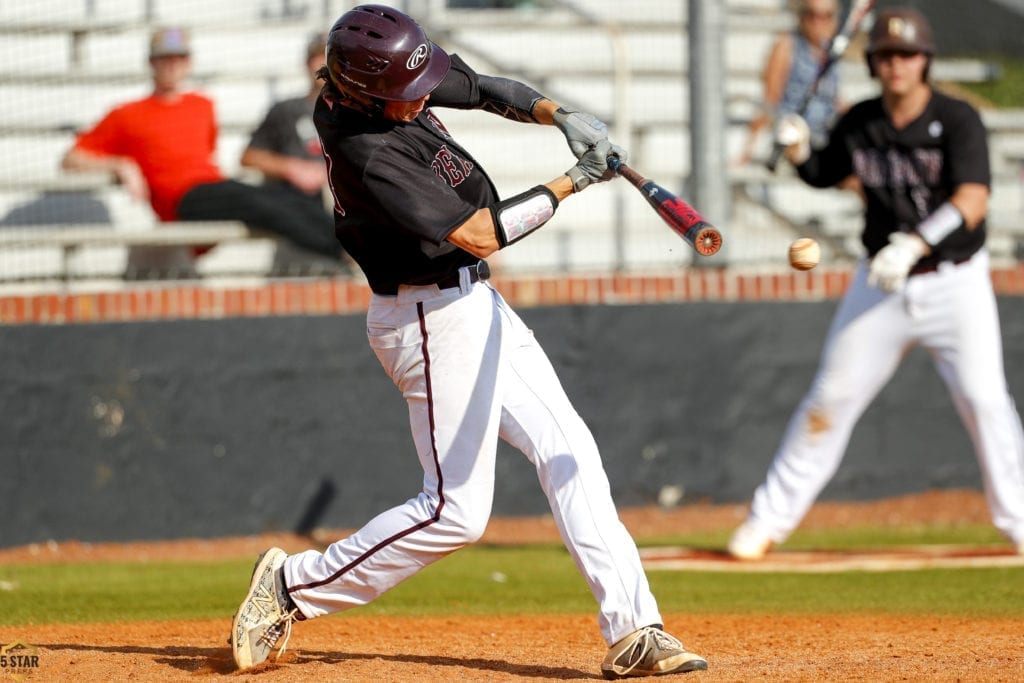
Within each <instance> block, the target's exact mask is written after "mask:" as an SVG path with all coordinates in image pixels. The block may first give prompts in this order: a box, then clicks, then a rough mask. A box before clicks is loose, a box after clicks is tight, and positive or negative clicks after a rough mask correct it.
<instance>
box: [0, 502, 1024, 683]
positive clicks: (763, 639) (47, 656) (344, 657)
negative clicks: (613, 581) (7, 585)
mask: <svg viewBox="0 0 1024 683" xmlns="http://www.w3.org/2000/svg"><path fill="white" fill-rule="evenodd" d="M742 515H743V508H742V507H740V506H685V507H683V508H679V509H675V510H659V509H642V510H624V511H623V512H622V517H623V520H624V521H625V523H626V525H627V526H628V527H630V529H631V531H633V533H634V534H635V535H636V536H637V537H639V538H643V537H647V536H653V535H664V534H669V533H677V532H680V531H682V530H690V531H697V530H700V531H710V530H718V529H723V528H731V527H732V526H734V525H735V524H736V523H737V522H738V521H739V520H740V519H741V518H742ZM851 520H856V521H857V523H858V524H879V525H886V524H892V525H901V526H905V525H908V524H914V523H918V522H921V523H924V522H928V523H931V524H935V523H941V524H950V525H955V524H977V523H987V522H988V512H987V509H986V508H985V504H984V500H983V498H982V497H981V496H980V494H977V493H975V492H969V491H946V492H931V493H928V494H924V495H920V496H908V497H905V498H899V499H893V500H887V501H879V502H873V503H856V504H821V505H818V506H816V507H815V509H814V510H813V511H812V513H811V515H810V516H809V517H808V519H807V520H806V522H805V524H804V528H821V527H829V526H836V525H845V524H849V523H850V521H851ZM554 539H557V534H556V533H555V531H554V525H553V524H552V523H551V522H550V520H548V519H546V518H540V519H533V520H527V519H516V520H494V522H493V523H492V525H491V527H490V528H489V529H488V532H487V535H486V536H485V539H484V540H485V541H486V542H491V543H506V542H507V543H522V542H528V541H549V540H554ZM269 543H275V544H279V545H281V546H282V547H285V548H286V549H296V548H302V547H306V546H308V544H309V541H308V539H299V538H295V537H290V536H285V535H281V536H264V537H259V538H245V539H226V540H223V541H177V542H160V543H139V544H109V545H108V544H91V545H90V544H80V543H78V544H76V543H61V544H42V545H37V546H33V547H23V548H14V549H7V550H0V563H13V562H17V563H38V562H49V561H75V560H83V559H91V560H99V559H119V560H129V559H142V558H145V559H149V560H155V559H168V558H177V559H180V558H182V557H188V558H190V559H195V558H199V557H205V558H214V557H238V556H246V555H250V554H255V553H256V552H258V551H259V550H261V549H262V548H264V547H265V546H266V545H268V544H269ZM1007 548H1008V546H1006V547H1004V548H993V549H983V552H982V553H981V554H983V555H988V556H995V557H1003V558H1005V559H1007V560H1012V561H1016V560H1015V559H1014V558H1012V557H1010V556H1009V555H1008V553H1007ZM930 552H932V553H934V552H935V551H934V549H933V550H932V551H930ZM959 552H960V554H964V553H963V552H962V549H961V550H960V551H959ZM968 554H970V553H968ZM705 555H706V553H705ZM777 555H779V556H781V558H782V559H783V560H785V559H787V557H788V556H790V555H791V556H792V557H796V555H799V553H786V552H783V553H777ZM705 559H707V558H705ZM665 618H666V625H667V626H668V628H669V630H671V631H672V632H674V633H675V634H677V635H678V636H680V637H681V639H682V640H683V642H684V643H686V645H687V646H688V647H689V648H690V649H692V650H694V651H696V652H699V653H701V654H702V655H704V656H705V657H706V658H707V659H708V662H709V665H710V668H709V670H708V671H707V672H702V673H694V674H689V675H687V676H686V677H683V678H680V679H679V680H693V681H749V680H764V681H818V680H835V681H838V680H859V681H879V680H911V681H922V680H926V681H958V680H971V681H1016V680H1024V638H1021V635H1020V634H1021V624H1020V621H1019V620H1013V619H966V618H951V617H925V616H920V617H919V616H914V617H896V618H893V617H889V616H886V617H880V616H870V615H868V616H862V615H861V616H849V615H843V616H836V615H817V616H806V615H801V616H788V615H783V616H736V615H711V616H707V615H700V616H692V615H687V614H667V615H665ZM229 625H230V619H229V618H227V617H225V618H224V619H219V620H203V621H185V622H168V621H162V622H132V623H123V624H81V625H45V626H17V627H6V626H5V627H0V644H6V645H12V644H17V643H23V644H25V645H26V646H27V647H26V648H16V649H15V650H14V651H16V652H22V653H25V654H29V653H31V648H37V650H38V651H37V652H35V654H37V655H38V659H37V660H34V661H36V662H37V664H38V666H35V667H31V668H23V669H10V668H8V669H6V670H4V671H2V672H0V683H2V681H4V680H7V676H10V677H11V680H14V679H15V678H16V676H24V680H40V681H51V680H52V681H58V680H82V681H109V680H138V681H182V680H195V679H197V678H199V679H209V678H220V677H225V676H235V677H243V678H244V677H249V676H251V677H252V678H251V679H250V680H257V681H278V680H310V679H315V680H320V681H402V682H404V681H413V680H415V681H444V682H446V683H447V682H448V681H453V680H458V681H545V680H599V679H600V670H599V665H600V659H601V657H602V656H603V654H604V650H605V646H604V643H603V642H602V641H601V639H600V636H599V634H598V631H597V628H596V620H595V617H594V616H587V615H583V616H580V615H548V616H530V617H524V616H501V617H477V616H474V617H462V616H460V615H458V614H452V615H449V616H444V617H416V618H409V617H390V616H389V617H379V616H361V615H359V614H358V611H356V612H353V613H350V614H347V615H335V616H331V617H326V618H322V619H317V620H314V621H310V622H306V623H301V624H298V625H297V626H296V628H295V631H294V633H293V635H292V639H291V642H290V643H289V648H288V652H286V653H285V655H284V656H283V657H282V658H281V660H280V661H278V662H270V663H267V664H265V665H263V666H261V667H258V668H257V669H255V670H253V671H251V672H247V673H238V672H234V671H233V670H232V666H231V661H230V653H229V651H228V648H227V646H226V645H225V642H224V641H225V638H226V637H227V631H228V627H229ZM12 674H14V676H12ZM5 675H6V676H5ZM673 680H675V679H673Z"/></svg>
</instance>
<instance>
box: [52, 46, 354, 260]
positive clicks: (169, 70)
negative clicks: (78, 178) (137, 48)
mask: <svg viewBox="0 0 1024 683" xmlns="http://www.w3.org/2000/svg"><path fill="white" fill-rule="evenodd" d="M149 64H150V67H151V68H152V74H153V93H152V94H151V95H149V96H148V97H145V98H143V99H141V100H136V101H133V102H128V103H126V104H122V105H120V106H118V107H115V108H114V109H113V110H112V111H110V112H109V113H108V114H107V115H106V116H104V117H103V119H102V120H101V121H100V122H99V123H97V124H96V126H95V127H93V128H92V129H91V130H88V131H86V132H85V133H82V134H81V135H80V136H79V137H78V139H77V140H76V142H75V144H74V145H73V146H72V148H71V149H70V150H69V151H68V152H67V154H66V155H65V156H64V159H63V162H62V165H63V167H64V168H65V169H67V170H85V171H109V172H112V173H114V174H115V176H116V177H117V178H118V180H119V181H120V182H121V184H122V185H123V186H124V187H125V189H126V190H127V191H128V192H129V193H131V194H132V195H133V196H134V197H137V198H140V199H148V201H149V203H150V205H151V206H152V207H153V211H154V212H155V213H156V215H157V216H158V217H159V219H160V220H161V221H175V220H180V221H207V220H237V221H242V222H244V223H246V224H247V225H249V226H250V227H252V228H256V229H262V230H267V231H269V232H272V233H275V234H277V235H279V236H281V237H283V238H285V239H286V240H289V241H290V242H292V243H294V244H295V245H297V246H299V247H302V248H304V249H306V250H309V251H310V252H315V253H317V254H321V255H326V256H329V257H330V258H332V259H340V257H341V253H342V250H341V245H340V244H339V242H338V240H337V238H336V237H335V236H334V224H333V220H331V218H330V217H329V216H327V215H326V214H325V213H324V212H323V210H322V209H321V210H320V212H319V213H314V212H312V211H311V210H310V203H309V202H308V201H305V200H303V199H302V198H301V197H298V196H295V197H283V196H279V195H276V194H270V193H268V192H267V191H266V190H265V189H263V188H261V187H257V186H254V185H248V184H245V183H241V182H238V181H236V180H231V179H228V178H225V176H224V174H223V173H222V172H221V170H220V168H219V167H218V166H217V164H216V161H215V150H216V143H217V134H218V129H217V121H216V117H215V115H214V107H213V102H212V101H211V100H210V99H209V98H207V97H205V96H203V95H200V94H198V93H195V92H191V91H188V90H186V88H185V81H186V80H187V78H188V77H189V74H190V73H191V69H192V60H191V49H190V45H189V35H188V33H187V31H185V30H184V29H180V28H165V29H160V30H158V31H155V32H154V33H153V35H152V39H151V41H150V50H149Z"/></svg>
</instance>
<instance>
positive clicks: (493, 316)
mask: <svg viewBox="0 0 1024 683" xmlns="http://www.w3.org/2000/svg"><path fill="white" fill-rule="evenodd" d="M367 331H368V335H369V340H370V344H371V346H372V347H373V349H374V351H375V352H376V354H377V357H378V358H379V359H380V362H381V364H382V365H383V366H384V369H385V370H386V371H387V373H388V375H389V376H390V377H391V378H392V380H393V381H394V383H395V385H396V386H398V388H399V389H400V390H401V391H402V394H403V395H404V396H405V399H406V401H407V403H408V405H409V420H410V423H411V427H412V433H413V437H414V440H415V444H416V450H417V453H418V455H419V459H420V464H421V465H422V467H423V473H424V477H423V490H422V492H420V494H419V495H418V496H416V497H415V498H412V499H410V500H408V501H406V502H405V503H404V504H402V505H399V506H397V507H394V508H391V509H390V510H387V511H386V512H383V513H382V514H380V515H378V516H377V517H376V518H374V519H373V520H371V521H370V522H369V523H368V524H367V525H366V526H364V527H363V528H362V529H360V530H359V531H357V532H355V533H354V534H353V535H352V536H350V537H348V538H345V539H342V540H340V541H337V542H336V543H334V544H332V545H331V546H330V547H328V548H327V549H326V550H325V551H324V552H323V553H320V552H317V551H315V550H309V551H306V552H303V553H300V554H297V555H292V556H290V557H289V558H288V559H287V561H286V562H285V565H284V573H285V583H286V584H287V585H288V586H289V592H290V594H291V597H292V599H293V600H294V601H295V604H296V606H297V607H298V608H299V610H300V612H302V614H303V615H304V616H306V617H316V616H320V615H324V614H328V613H331V612H337V611H340V610H345V609H349V608H351V607H355V606H357V605H363V604H366V603H368V602H370V601H371V600H373V599H374V598H376V597H377V596H379V595H381V594H382V593H384V592H385V591H386V590H388V589H389V588H392V587H394V586H395V585H397V584H398V583H400V582H401V581H403V580H405V579H407V578H409V577H410V576H412V575H413V574H415V573H416V572H417V571H419V570H420V569H422V568H423V567H425V566H426V565H428V564H430V563H432V562H434V561H436V560H439V559H441V558H442V557H444V556H445V555H447V554H449V553H451V552H453V551H455V550H458V549H459V548H461V547H463V546H465V545H467V544H469V543H472V542H474V541H476V540H477V539H479V538H480V536H481V535H482V534H483V532H484V529H485V527H486V526H487V521H488V518H489V517H490V514H491V503H492V499H493V494H494V484H495V480H494V466H495V456H496V452H497V440H498V438H499V437H500V438H502V439H504V440H505V441H507V442H508V443H510V444H512V445H513V446H515V447H516V448H518V449H519V450H521V451H522V452H523V453H524V454H525V455H526V457H527V458H529V460H530V461H531V462H532V463H533V464H534V465H535V466H536V469H537V476H538V478H539V479H540V484H541V487H542V488H543V490H544V493H545V494H546V496H547V498H548V501H549V503H550V506H551V511H552V513H553V514H554V521H555V524H556V525H557V527H558V530H559V532H560V533H561V536H562V540H563V541H564V543H565V545H566V547H567V548H568V550H569V552H570V554H571V555H572V557H573V559H574V560H575V562H576V566H577V567H578V568H579V570H580V572H581V573H582V574H583V576H584V577H585V579H586V581H587V583H588V584H589V586H590V589H591V591H592V592H593V594H594V597H595V598H596V599H597V602H598V605H599V619H598V621H599V625H600V628H601V632H602V635H603V636H604V638H605V640H606V641H607V642H608V644H609V645H611V644H613V643H615V642H617V641H618V640H620V639H622V638H623V637H625V636H627V635H629V634H630V633H632V632H633V631H635V630H636V629H638V628H640V627H643V626H647V625H650V624H654V623H661V616H660V614H659V612H658V607H657V604H656V602H655V599H654V597H653V595H652V594H651V591H650V588H649V586H648V583H647V578H646V576H645V574H644V571H643V567H642V566H641V563H640V557H639V553H638V551H637V548H636V544H635V543H634V541H633V539H632V538H631V537H630V535H629V532H628V531H627V530H626V528H625V527H624V526H623V525H622V523H621V522H620V521H619V518H618V513H617V512H616V510H615V507H614V503H613V501H612V497H611V491H610V487H609V485H608V479H607V475H606V474H605V472H604V467H603V465H602V463H601V458H600V455H599V453H598V449H597V446H596V444H595V443H594V439H593V437H592V436H591V433H590V430H589V429H588V428H587V426H586V425H585V424H584V423H583V420H582V419H581V418H580V417H579V415H578V414H577V413H576V411H575V410H574V409H573V407H572V405H571V404H570V402H569V399H568V398H567V397H566V395H565V391H564V390H563V388H562V386H561V384H560V382H559V380H558V378H557V376H556V375H555V372H554V369H553V368H552V367H551V364H550V362H549V361H548V359H547V356H546V355H545V354H544V352H543V350H542V349H541V347H540V345H539V344H538V343H537V341H536V340H535V339H534V337H533V334H532V332H531V331H530V330H529V329H528V328H527V327H526V326H525V325H524V324H523V322H522V321H521V320H520V319H519V316H518V315H516V313H515V312H514V311H512V309H511V308H509V307H508V305H507V304H506V303H505V301H504V300H503V299H502V297H501V295H500V294H498V292H497V291H495V290H494V289H493V288H492V287H491V286H490V285H488V284H487V283H485V282H480V283H476V284H471V283H470V282H469V279H468V275H467V274H466V272H465V269H464V270H463V272H462V284H461V285H460V287H457V288H449V289H443V290H441V289H438V288H437V286H435V285H430V286H423V287H410V286H403V287H401V288H400V290H399V293H398V295H397V296H380V295H374V296H373V298H372V301H371V304H370V308H369V312H368V315H367Z"/></svg>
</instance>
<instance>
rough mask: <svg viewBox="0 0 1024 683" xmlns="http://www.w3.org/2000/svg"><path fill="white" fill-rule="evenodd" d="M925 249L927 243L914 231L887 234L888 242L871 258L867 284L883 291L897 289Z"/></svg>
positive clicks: (926, 248) (901, 285)
mask: <svg viewBox="0 0 1024 683" xmlns="http://www.w3.org/2000/svg"><path fill="white" fill-rule="evenodd" d="M927 250H928V245H927V244H925V242H924V240H923V239H921V238H920V237H919V236H918V235H916V234H914V233H910V232H894V233H892V234H891V235H889V244H887V245H886V246H884V247H882V250H881V251H879V252H878V253H877V254H875V257H874V258H873V259H871V267H870V269H869V270H868V286H870V287H878V288H879V289H881V290H882V291H883V292H895V291H897V290H899V289H900V288H902V287H903V284H904V283H905V282H906V281H907V276H908V275H909V274H910V269H911V268H913V267H914V264H915V263H917V262H918V260H920V258H921V257H922V256H924V255H925V252H926V251H927Z"/></svg>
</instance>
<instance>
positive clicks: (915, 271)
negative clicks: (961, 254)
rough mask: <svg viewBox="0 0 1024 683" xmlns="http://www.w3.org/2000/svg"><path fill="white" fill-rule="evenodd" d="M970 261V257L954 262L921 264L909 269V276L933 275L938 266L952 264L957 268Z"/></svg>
mask: <svg viewBox="0 0 1024 683" xmlns="http://www.w3.org/2000/svg"><path fill="white" fill-rule="evenodd" d="M970 260H971V257H970V256H968V257H967V258H960V259H956V260H955V261H932V262H931V263H923V264H921V265H917V266H914V267H913V268H911V269H910V274H911V275H924V274H925V273H934V272H935V271H937V270H938V269H939V265H940V264H943V263H952V264H953V265H954V266H959V265H960V264H961V263H967V262H968V261H970Z"/></svg>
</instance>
